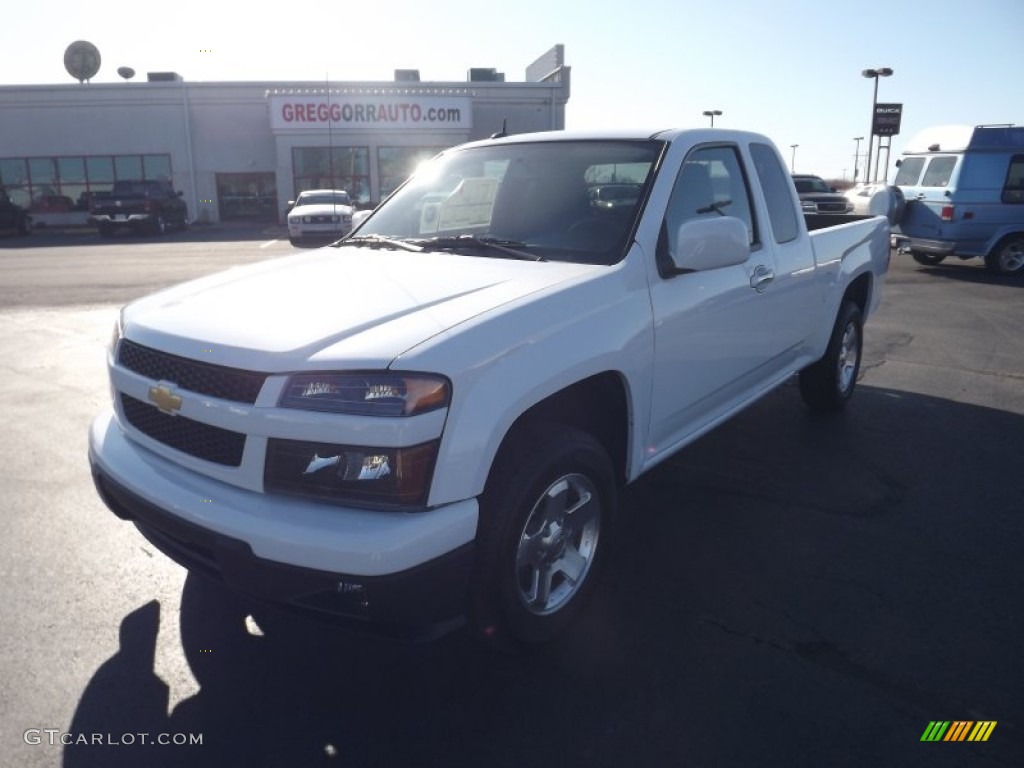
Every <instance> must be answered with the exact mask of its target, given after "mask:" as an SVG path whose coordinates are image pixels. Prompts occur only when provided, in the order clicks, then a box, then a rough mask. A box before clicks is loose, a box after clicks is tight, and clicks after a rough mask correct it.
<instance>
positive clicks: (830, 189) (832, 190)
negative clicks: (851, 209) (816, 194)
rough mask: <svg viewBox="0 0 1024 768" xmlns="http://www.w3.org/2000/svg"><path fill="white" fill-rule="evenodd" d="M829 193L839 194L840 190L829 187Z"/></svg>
mask: <svg viewBox="0 0 1024 768" xmlns="http://www.w3.org/2000/svg"><path fill="white" fill-rule="evenodd" d="M828 191H829V192H837V191H838V190H837V189H836V188H835V187H829V188H828Z"/></svg>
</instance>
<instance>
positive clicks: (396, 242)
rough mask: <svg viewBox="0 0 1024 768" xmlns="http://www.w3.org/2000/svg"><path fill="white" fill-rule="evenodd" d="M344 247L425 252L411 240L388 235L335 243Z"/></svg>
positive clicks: (363, 237) (345, 239)
mask: <svg viewBox="0 0 1024 768" xmlns="http://www.w3.org/2000/svg"><path fill="white" fill-rule="evenodd" d="M343 245H354V246H356V247H357V248H361V247H365V248H400V249H401V250H403V251H416V252H417V253H418V252H419V251H422V250H423V247H422V246H420V245H417V244H416V243H413V242H410V241H409V240H402V239H400V238H397V237H388V236H386V235H357V236H356V237H346V238H344V239H342V240H339V241H338V242H336V243H334V246H335V247H336V248H340V247H341V246H343Z"/></svg>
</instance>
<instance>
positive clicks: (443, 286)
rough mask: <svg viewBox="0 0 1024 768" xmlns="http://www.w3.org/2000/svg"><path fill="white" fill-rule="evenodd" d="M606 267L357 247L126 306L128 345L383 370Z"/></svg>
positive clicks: (285, 366)
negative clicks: (488, 315)
mask: <svg viewBox="0 0 1024 768" xmlns="http://www.w3.org/2000/svg"><path fill="white" fill-rule="evenodd" d="M607 269H608V268H607V267H602V266H594V265H586V264H568V263H561V262H529V261H510V260H506V259H496V258H487V257H482V256H469V255H463V254H450V253H437V252H432V253H408V252H399V251H381V250H370V249H367V248H357V247H354V246H349V247H340V248H333V247H327V248H321V249H319V250H316V251H312V252H307V253H303V254H300V255H297V256H288V257H284V258H281V259H274V260H272V261H266V262H261V263H258V264H253V265H250V266H247V267H240V268H236V269H231V270H228V271H227V272H221V273H218V274H216V275H211V276H209V277H205V278H201V279H199V280H194V281H191V282H188V283H183V284H181V285H178V286H175V287H173V288H170V289H167V290H165V291H161V292H160V293H156V294H153V295H152V296H149V297H147V298H144V299H141V300H139V301H137V302H135V303H133V304H130V305H129V306H128V307H126V308H125V310H124V314H123V328H124V335H125V337H126V338H128V339H131V340H132V341H135V342H137V343H139V344H143V345H146V346H150V347H154V348H156V349H160V350H163V351H165V352H170V353H172V354H175V355H180V356H182V357H187V358H192V359H196V360H202V361H204V362H209V363H215V364H218V365H227V366H231V367H237V368H244V369H247V370H256V371H265V372H268V373H273V372H284V371H294V370H311V369H323V368H324V367H327V366H330V365H332V364H336V363H340V364H343V365H344V366H345V367H346V368H366V369H380V368H385V367H387V366H388V365H389V364H390V363H391V361H392V360H394V358H396V357H397V356H398V355H400V354H401V353H403V352H405V351H406V350H409V349H411V348H412V347H414V346H416V345H417V344H419V343H421V342H423V341H425V340H427V339H429V338H430V337H432V336H434V335H436V334H438V333H441V332H443V331H446V330H448V329H450V328H452V327H453V326H455V325H458V324H459V323H462V322H464V321H466V320H468V319H470V318H472V317H475V316H477V315H479V314H481V313H483V312H487V311H490V310H495V309H496V308H498V307H500V306H502V305H504V304H507V303H508V302H512V301H516V300H518V299H521V298H523V297H525V296H528V295H530V294H532V293H536V292H539V291H544V290H545V289H548V288H551V287H552V286H554V285H557V284H559V283H562V282H565V281H569V280H578V279H583V278H585V277H586V276H587V275H589V274H594V273H597V272H599V271H602V270H607Z"/></svg>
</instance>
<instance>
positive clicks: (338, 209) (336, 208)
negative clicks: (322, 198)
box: [288, 205, 354, 216]
mask: <svg viewBox="0 0 1024 768" xmlns="http://www.w3.org/2000/svg"><path fill="white" fill-rule="evenodd" d="M353 210H354V206H351V205H297V206H295V207H294V208H292V209H291V210H290V211H289V212H288V215H289V216H346V215H348V216H351V215H352V211H353Z"/></svg>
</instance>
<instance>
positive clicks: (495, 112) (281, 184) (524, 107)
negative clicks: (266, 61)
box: [0, 68, 569, 221]
mask: <svg viewBox="0 0 1024 768" xmlns="http://www.w3.org/2000/svg"><path fill="white" fill-rule="evenodd" d="M563 73H564V75H563V76H559V77H558V78H555V79H552V80H550V81H548V82H537V83H505V82H459V83H426V82H424V83H404V82H403V83H328V84H325V83H273V82H263V83H189V82H187V81H186V82H181V81H178V82H124V83H104V84H84V85H83V84H74V83H72V84H66V85H43V86H0V157H3V158H20V157H59V156H87V155H124V154H163V153H166V154H169V155H170V157H171V169H172V174H173V182H174V186H175V188H176V189H179V190H181V191H182V192H183V193H184V199H185V201H186V203H187V204H188V208H189V211H190V214H191V215H192V217H193V219H195V220H199V221H217V220H218V218H219V215H218V202H217V185H216V175H217V174H218V173H272V174H275V176H276V180H277V194H278V204H279V205H278V209H279V217H280V219H281V220H282V221H283V216H284V208H285V205H286V203H287V201H288V200H289V199H290V198H291V196H292V194H293V190H294V178H293V172H292V152H291V150H292V147H299V146H320V147H322V146H327V145H328V142H330V143H331V144H333V145H334V146H364V147H367V148H368V149H369V157H370V175H371V179H370V184H371V197H372V199H374V200H377V199H379V198H378V192H379V179H378V178H377V170H378V169H377V149H378V148H379V147H396V146H410V147H426V146H437V147H443V146H453V145H455V144H459V143H462V142H464V141H468V140H473V139H478V138H485V137H487V136H489V135H491V134H492V133H495V132H496V131H499V130H500V129H501V126H502V121H503V120H507V128H508V132H509V133H523V132H527V131H537V130H551V129H560V128H563V127H564V125H565V103H566V101H567V99H568V95H569V87H568V85H569V83H568V68H565V69H564V70H563ZM328 90H329V91H330V92H331V93H339V94H340V93H346V94H362V95H370V96H372V97H376V96H379V97H380V98H382V99H383V98H386V97H387V95H388V94H397V93H401V94H405V95H406V96H407V97H409V98H419V99H425V100H429V99H432V98H437V99H441V98H443V94H445V93H447V94H449V95H451V94H454V97H455V98H457V99H461V100H464V103H467V104H468V105H469V111H470V116H469V117H468V119H463V121H462V123H461V124H460V125H458V126H455V127H451V128H446V127H445V126H443V125H438V124H433V125H431V126H426V127H421V126H420V125H415V126H401V127H396V126H388V127H386V128H385V127H377V126H365V125H360V126H349V127H334V126H333V125H332V128H331V132H330V135H328V131H327V130H326V127H325V126H324V125H322V124H314V125H310V126H308V127H299V128H295V127H294V126H291V127H289V128H288V129H287V130H283V129H282V130H276V131H275V129H274V126H273V121H272V119H271V115H270V113H269V110H270V103H271V101H272V99H273V94H282V93H310V94H316V93H320V94H324V93H326V92H327V91H328ZM374 95H376V96H374ZM460 103H462V102H460ZM186 112H187V114H188V121H187V122H186V119H185V115H186Z"/></svg>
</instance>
